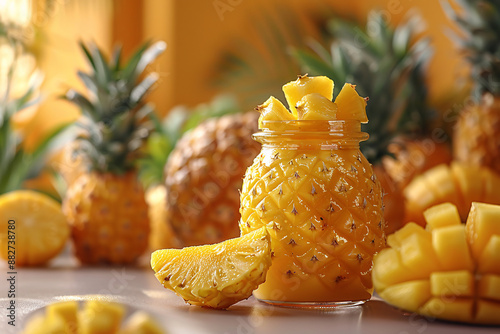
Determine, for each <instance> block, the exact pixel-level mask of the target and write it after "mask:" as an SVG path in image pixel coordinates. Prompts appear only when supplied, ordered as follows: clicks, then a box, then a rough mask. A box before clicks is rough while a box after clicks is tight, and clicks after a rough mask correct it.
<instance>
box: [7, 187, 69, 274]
mask: <svg viewBox="0 0 500 334" xmlns="http://www.w3.org/2000/svg"><path fill="white" fill-rule="evenodd" d="M14 227H15V228H14ZM68 237H69V226H68V224H67V222H66V218H65V217H64V215H63V213H62V211H61V205H60V204H59V203H57V202H56V201H55V200H53V199H52V198H50V197H48V196H47V195H44V194H41V193H38V192H35V191H29V190H17V191H12V192H10V193H6V194H4V195H1V196H0V255H1V257H2V258H3V259H5V260H8V259H9V255H12V254H13V253H9V250H14V249H15V265H16V266H37V265H43V264H45V263H47V262H48V261H49V260H50V259H52V258H53V257H55V256H56V255H58V254H59V253H60V252H61V250H62V249H63V248H64V245H65V244H66V241H67V240H68ZM13 241H14V242H13ZM8 246H11V247H12V248H9V247H8Z"/></svg>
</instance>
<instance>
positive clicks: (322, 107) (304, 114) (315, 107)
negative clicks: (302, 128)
mask: <svg viewBox="0 0 500 334" xmlns="http://www.w3.org/2000/svg"><path fill="white" fill-rule="evenodd" d="M295 108H296V110H297V115H298V118H299V120H323V121H333V120H335V119H337V105H336V104H335V103H333V102H332V101H331V100H329V99H327V98H326V97H324V96H323V95H321V94H318V93H311V94H307V95H306V96H304V97H303V98H302V99H301V100H300V101H299V102H297V105H296V106H295Z"/></svg>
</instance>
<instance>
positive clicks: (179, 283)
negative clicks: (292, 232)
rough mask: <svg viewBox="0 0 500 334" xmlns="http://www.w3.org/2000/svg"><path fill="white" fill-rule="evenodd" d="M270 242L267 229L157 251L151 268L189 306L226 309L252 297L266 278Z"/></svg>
mask: <svg viewBox="0 0 500 334" xmlns="http://www.w3.org/2000/svg"><path fill="white" fill-rule="evenodd" d="M270 265H271V243H270V236H269V233H268V232H267V230H266V229H265V228H261V229H259V230H256V231H254V232H253V233H249V234H246V235H244V236H241V237H239V238H235V239H230V240H226V241H224V242H222V243H219V244H214V245H205V246H192V247H187V248H183V249H163V250H157V251H156V252H154V253H153V254H152V255H151V268H152V269H153V271H154V272H155V276H156V278H157V279H158V281H159V282H160V283H161V284H163V286H164V287H165V288H167V289H169V290H172V291H173V292H175V293H176V294H177V295H179V296H180V297H182V298H183V299H184V300H185V301H186V302H187V303H188V304H191V305H198V306H204V307H209V308H217V309H221V308H222V309H224V308H228V307H229V306H231V305H232V304H234V303H237V302H239V301H241V300H243V299H246V298H248V297H250V295H251V294H252V291H253V290H255V289H256V288H257V286H259V284H261V283H262V282H264V280H265V279H266V272H267V271H268V269H269V266H270Z"/></svg>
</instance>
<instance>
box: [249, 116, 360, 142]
mask: <svg viewBox="0 0 500 334" xmlns="http://www.w3.org/2000/svg"><path fill="white" fill-rule="evenodd" d="M259 125H260V127H259V129H260V132H257V133H255V134H254V135H253V137H254V138H255V139H257V140H259V138H262V139H263V138H271V137H275V138H283V137H288V138H290V139H292V138H294V137H297V138H301V137H302V138H311V137H315V138H318V137H328V138H330V139H335V138H343V139H345V140H353V141H365V140H367V139H368V137H369V136H368V133H366V132H363V131H361V122H360V121H358V120H332V121H326V120H279V121H269V120H265V121H262V122H261V123H260V124H259Z"/></svg>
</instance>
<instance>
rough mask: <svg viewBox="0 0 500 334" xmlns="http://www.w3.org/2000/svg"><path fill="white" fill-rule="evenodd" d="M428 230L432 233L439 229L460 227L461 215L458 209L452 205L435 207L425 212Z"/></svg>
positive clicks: (444, 204)
mask: <svg viewBox="0 0 500 334" xmlns="http://www.w3.org/2000/svg"><path fill="white" fill-rule="evenodd" d="M424 217H425V221H426V222H427V226H426V229H427V230H429V231H432V230H434V229H437V228H441V227H445V226H451V225H460V224H461V220H460V215H459V213H458V210H457V207H456V206H455V205H453V204H451V203H443V204H438V205H435V206H433V207H431V208H429V209H427V210H425V211H424Z"/></svg>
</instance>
